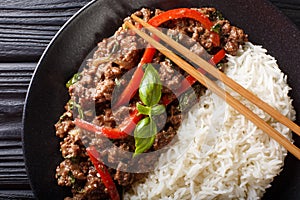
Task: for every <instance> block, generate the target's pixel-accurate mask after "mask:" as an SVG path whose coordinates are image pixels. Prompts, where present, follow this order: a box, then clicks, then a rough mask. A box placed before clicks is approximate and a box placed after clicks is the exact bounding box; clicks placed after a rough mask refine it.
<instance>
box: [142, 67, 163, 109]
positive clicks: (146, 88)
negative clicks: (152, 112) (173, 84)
mask: <svg viewBox="0 0 300 200" xmlns="http://www.w3.org/2000/svg"><path fill="white" fill-rule="evenodd" d="M161 89H162V84H161V81H160V78H159V74H158V72H157V71H156V69H155V68H154V67H153V66H152V65H151V64H148V65H147V68H146V70H145V73H144V76H143V79H142V81H141V84H140V87H139V96H140V99H141V101H142V102H143V103H144V104H145V105H147V106H153V105H155V104H157V103H158V102H159V100H160V98H161Z"/></svg>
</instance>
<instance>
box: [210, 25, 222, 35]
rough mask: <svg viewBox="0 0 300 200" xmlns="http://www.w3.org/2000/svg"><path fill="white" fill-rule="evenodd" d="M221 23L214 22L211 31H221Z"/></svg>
mask: <svg viewBox="0 0 300 200" xmlns="http://www.w3.org/2000/svg"><path fill="white" fill-rule="evenodd" d="M221 28H222V27H221V24H215V25H213V26H212V27H211V31H213V32H216V33H218V34H220V33H221Z"/></svg>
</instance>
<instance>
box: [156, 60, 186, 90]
mask: <svg viewBox="0 0 300 200" xmlns="http://www.w3.org/2000/svg"><path fill="white" fill-rule="evenodd" d="M178 74H179V72H178V71H176V70H175V69H174V68H173V67H172V64H171V61H170V60H165V61H163V62H161V63H160V67H159V75H160V80H161V82H162V84H163V86H164V87H165V88H167V89H171V90H176V89H177V88H179V87H180V83H181V81H182V79H183V77H182V76H178ZM179 75H180V74H179ZM163 92H164V91H163ZM164 93H165V92H164Z"/></svg>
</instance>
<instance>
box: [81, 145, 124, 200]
mask: <svg viewBox="0 0 300 200" xmlns="http://www.w3.org/2000/svg"><path fill="white" fill-rule="evenodd" d="M86 151H87V153H88V155H89V157H90V159H91V161H92V163H93V165H94V166H95V168H96V170H97V172H98V173H99V175H100V177H101V179H102V182H103V184H104V186H105V187H106V189H107V193H108V195H109V197H110V199H111V200H119V199H120V196H119V192H118V190H117V187H116V185H115V183H114V181H113V180H112V178H111V175H110V173H109V171H108V170H107V168H106V166H105V165H104V164H103V163H102V162H101V161H100V154H99V152H98V151H97V150H96V148H95V147H94V146H90V147H88V148H86Z"/></svg>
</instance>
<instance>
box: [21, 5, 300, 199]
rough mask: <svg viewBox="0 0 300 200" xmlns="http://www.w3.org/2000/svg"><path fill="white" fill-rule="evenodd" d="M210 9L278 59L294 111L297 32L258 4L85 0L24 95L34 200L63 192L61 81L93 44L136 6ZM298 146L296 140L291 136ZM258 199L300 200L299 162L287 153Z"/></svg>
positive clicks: (299, 104) (299, 106) (298, 96)
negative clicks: (59, 178) (59, 176)
mask: <svg viewBox="0 0 300 200" xmlns="http://www.w3.org/2000/svg"><path fill="white" fill-rule="evenodd" d="M203 6H213V7H216V8H217V9H219V10H220V11H221V12H222V13H223V14H224V16H225V17H226V18H228V19H229V20H230V21H231V22H232V23H233V24H235V25H237V26H239V27H241V28H243V29H244V30H245V31H246V32H247V33H248V34H249V36H250V37H249V39H250V41H252V42H253V43H255V44H261V45H263V46H264V47H265V48H266V49H268V51H269V53H270V54H271V55H273V56H275V57H276V58H277V60H278V63H279V65H280V66H281V69H282V70H283V71H284V72H285V73H286V74H287V75H288V77H289V78H288V82H289V84H290V86H291V87H292V88H293V91H292V92H291V96H292V98H293V99H294V102H293V104H294V106H295V109H296V111H297V113H298V115H297V123H298V124H299V119H300V118H299V113H300V91H299V90H297V89H299V88H297V87H298V86H299V85H300V79H299V78H298V77H300V70H298V69H297V66H298V65H299V63H300V57H299V55H300V48H299V47H300V41H299V38H297V36H299V35H300V34H299V33H300V32H299V30H298V29H297V28H296V26H294V25H293V24H292V23H291V22H290V21H289V20H288V19H287V18H286V17H285V16H283V15H282V14H281V13H280V12H279V11H278V10H277V9H276V8H275V7H274V6H272V5H271V4H270V3H269V2H267V1H264V0H227V1H226V0H223V1H220V0H138V1H136V0H109V1H108V0H98V1H94V2H91V3H90V4H89V5H87V6H86V7H85V8H84V9H82V10H81V11H80V12H79V13H77V14H76V15H75V16H74V17H73V18H72V20H70V21H69V22H68V23H67V24H66V25H65V26H64V27H63V28H62V30H61V31H60V32H59V33H58V34H57V35H56V37H55V38H54V39H53V41H52V42H51V44H50V45H49V46H48V48H47V50H46V51H45V53H44V54H43V57H42V58H41V60H40V62H39V64H38V67H37V69H36V71H35V74H34V77H33V79H32V82H31V85H30V89H29V91H28V95H27V99H26V104H25V109H24V116H23V123H24V131H23V148H24V153H25V159H26V167H27V171H28V175H29V177H30V181H31V186H32V189H33V191H34V194H35V195H36V197H37V198H38V199H63V197H65V196H66V195H67V194H68V193H69V192H68V189H66V188H62V187H58V186H57V184H56V180H55V179H54V174H55V168H56V166H57V165H58V164H59V162H60V161H61V160H62V158H61V154H60V152H59V139H58V138H56V136H55V130H54V124H55V123H56V121H57V119H58V118H59V116H60V115H61V114H62V113H63V111H64V108H63V106H64V105H65V103H66V102H67V100H68V93H67V89H66V88H65V83H66V81H67V80H68V79H69V78H70V77H71V76H72V74H73V73H75V72H76V71H77V69H78V68H79V66H80V64H81V63H82V61H83V59H84V58H85V57H86V55H87V54H88V53H89V52H90V51H91V50H92V49H93V48H94V47H95V46H96V43H97V41H100V40H101V39H103V38H105V37H109V36H111V35H112V34H113V33H114V32H115V31H116V29H117V28H118V27H119V26H121V24H122V19H123V18H124V17H126V16H128V15H129V14H130V13H131V12H133V11H135V10H137V9H140V8H142V7H150V8H161V9H170V8H175V7H203ZM295 140H296V145H298V146H300V142H299V138H295ZM264 199H300V161H299V160H297V159H296V158H295V157H293V156H291V155H289V156H288V157H287V159H286V164H285V166H284V170H283V171H282V173H281V175H280V176H278V177H276V179H275V181H274V182H273V186H272V188H270V189H268V190H267V193H266V194H265V196H264Z"/></svg>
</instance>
